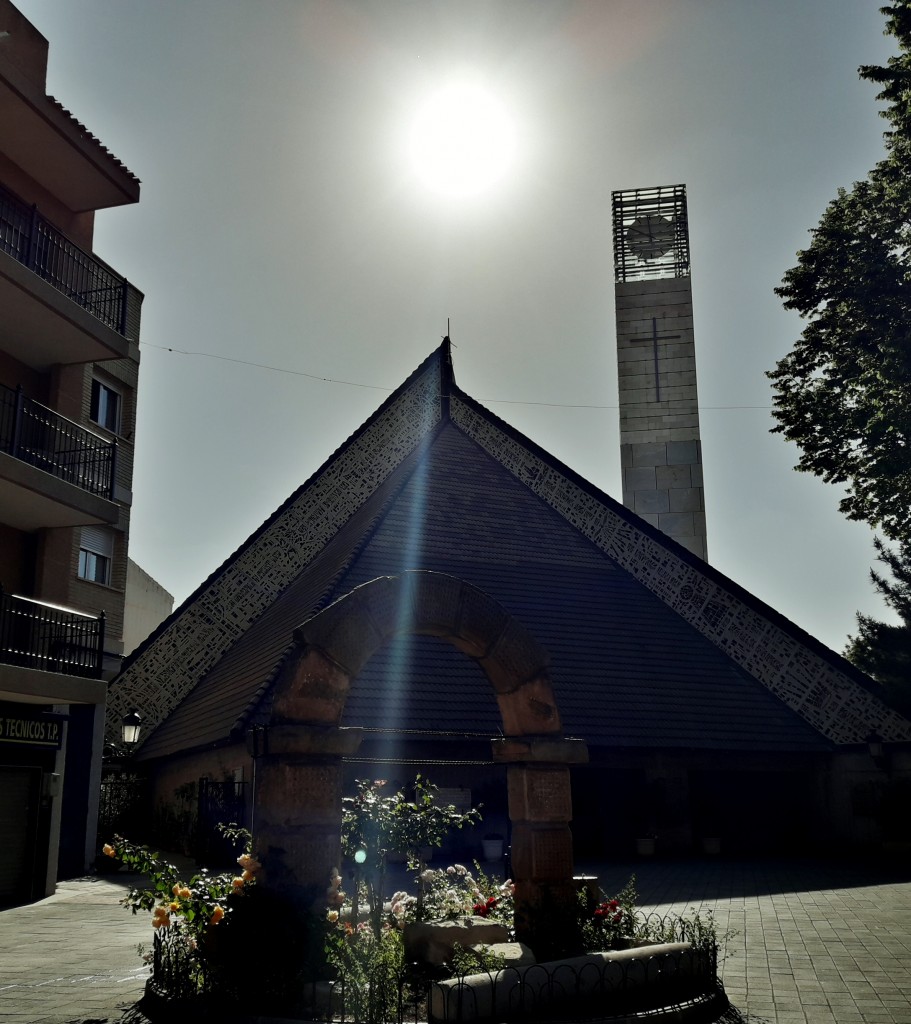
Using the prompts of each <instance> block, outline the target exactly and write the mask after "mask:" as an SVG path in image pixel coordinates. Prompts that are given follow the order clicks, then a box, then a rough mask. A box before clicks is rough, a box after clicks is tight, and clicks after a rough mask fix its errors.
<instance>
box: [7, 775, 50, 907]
mask: <svg viewBox="0 0 911 1024" xmlns="http://www.w3.org/2000/svg"><path fill="white" fill-rule="evenodd" d="M40 780H41V772H40V771H39V770H38V769H36V768H0V904H2V903H14V902H17V901H19V900H28V899H30V898H31V896H32V875H33V873H34V861H35V859H36V852H37V851H36V850H35V840H36V835H35V823H36V818H37V812H38V794H39V786H40Z"/></svg>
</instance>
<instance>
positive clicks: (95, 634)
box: [0, 588, 104, 679]
mask: <svg viewBox="0 0 911 1024" xmlns="http://www.w3.org/2000/svg"><path fill="white" fill-rule="evenodd" d="M103 659H104V612H102V613H101V615H100V616H99V617H98V618H97V619H96V618H94V617H93V616H91V615H83V614H82V613H81V612H74V611H65V610H63V609H62V608H55V607H53V606H52V605H47V604H42V603H41V602H40V601H32V600H30V599H29V598H26V597H16V596H14V595H13V594H6V593H4V592H3V590H2V588H0V662H2V663H3V664H5V665H20V666H22V667H24V668H37V669H43V670H45V671H48V672H61V673H63V674H64V675H68V676H82V677H83V678H85V679H99V678H100V677H101V668H102V663H103Z"/></svg>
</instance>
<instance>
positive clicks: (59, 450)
mask: <svg viewBox="0 0 911 1024" xmlns="http://www.w3.org/2000/svg"><path fill="white" fill-rule="evenodd" d="M0 451H4V452H6V453H7V454H9V455H12V456H13V458H15V459H19V460H21V461H22V462H27V463H28V464H29V465H30V466H35V467H37V468H38V469H43V470H44V471H45V472H46V473H50V474H52V475H53V476H56V477H58V478H59V479H60V480H66V481H67V483H71V484H75V485H76V486H77V487H81V488H82V489H83V490H84V491H89V492H90V493H91V494H98V495H101V497H103V498H111V499H113V496H114V478H115V473H116V460H117V442H116V441H114V442H111V441H106V440H105V439H104V438H103V437H101V436H100V435H99V434H95V433H93V432H92V431H91V430H87V429H86V428H85V427H81V426H80V425H79V424H78V423H74V422H73V421H72V420H68V419H67V418H66V417H65V416H61V415H60V414H59V413H56V412H54V411H53V410H52V409H48V408H47V406H44V405H42V404H41V403H40V402H36V401H34V400H33V399H31V398H26V397H25V395H24V394H23V393H22V388H16V390H15V391H14V390H13V389H12V388H8V387H6V386H5V385H2V384H0Z"/></svg>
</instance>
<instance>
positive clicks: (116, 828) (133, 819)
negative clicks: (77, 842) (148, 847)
mask: <svg viewBox="0 0 911 1024" xmlns="http://www.w3.org/2000/svg"><path fill="white" fill-rule="evenodd" d="M148 808H149V785H148V782H147V780H146V779H144V778H142V777H140V776H138V775H132V774H130V773H129V772H120V771H109V772H108V773H107V774H106V775H105V776H104V777H103V778H102V780H101V791H100V796H99V802H98V841H99V844H101V843H109V842H110V841H111V839H112V838H113V837H114V836H115V835H118V836H126V837H127V838H128V839H130V840H131V841H134V842H136V841H139V842H143V841H145V839H146V832H148V830H149V813H148Z"/></svg>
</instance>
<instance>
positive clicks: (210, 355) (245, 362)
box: [141, 341, 772, 412]
mask: <svg viewBox="0 0 911 1024" xmlns="http://www.w3.org/2000/svg"><path fill="white" fill-rule="evenodd" d="M141 347H142V348H157V349H160V350H161V351H162V352H171V353H173V354H175V355H181V356H197V357H199V358H200V359H220V360H221V361H222V362H225V363H239V364H240V365H241V366H253V367H255V368H256V369H258V370H272V371H273V372H274V373H288V374H292V375H293V376H295V377H307V378H308V379H309V380H318V381H321V382H322V383H323V384H344V385H345V386H346V387H349V388H367V389H369V390H371V391H385V392H386V393H387V394H391V393H392V392H393V391H395V388H387V387H383V386H382V385H380V384H361V383H360V382H359V381H354V380H340V379H339V378H338V377H320V376H318V375H317V374H315V373H305V372H304V371H303V370H289V369H288V368H287V367H284V366H271V365H270V364H269V363H256V362H253V361H252V360H250V359H236V358H234V357H233V356H221V355H218V354H217V353H215V352H193V351H191V350H189V349H183V348H171V347H169V346H168V345H153V344H152V343H151V342H149V341H144V342H142V343H141ZM478 401H479V402H489V403H490V404H491V405H532V406H539V407H541V408H545V409H619V408H620V406H619V405H595V404H587V403H577V402H531V401H526V400H524V399H521V398H479V399H478ZM771 408H772V407H771V406H770V405H700V406H699V409H700V411H702V410H703V409H712V410H725V409H727V410H735V409H736V410H739V409H760V410H765V411H766V412H769V411H771Z"/></svg>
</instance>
